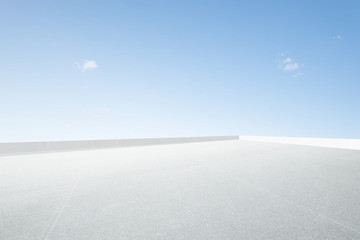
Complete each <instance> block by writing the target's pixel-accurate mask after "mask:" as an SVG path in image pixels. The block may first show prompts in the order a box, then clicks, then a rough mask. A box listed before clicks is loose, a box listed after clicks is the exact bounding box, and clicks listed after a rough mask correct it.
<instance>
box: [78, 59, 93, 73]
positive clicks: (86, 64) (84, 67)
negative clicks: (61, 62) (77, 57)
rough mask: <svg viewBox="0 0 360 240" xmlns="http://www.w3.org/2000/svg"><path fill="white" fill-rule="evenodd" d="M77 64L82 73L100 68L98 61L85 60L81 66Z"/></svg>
mask: <svg viewBox="0 0 360 240" xmlns="http://www.w3.org/2000/svg"><path fill="white" fill-rule="evenodd" d="M75 64H76V66H77V67H78V68H79V69H80V70H81V71H82V72H86V71H89V70H94V69H95V68H97V67H98V65H97V64H96V61H94V60H84V61H83V63H82V64H79V63H77V62H76V63H75Z"/></svg>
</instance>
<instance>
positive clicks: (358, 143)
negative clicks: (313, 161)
mask: <svg viewBox="0 0 360 240" xmlns="http://www.w3.org/2000/svg"><path fill="white" fill-rule="evenodd" d="M239 140H246V141H258V142H273V143H285V144H297V145H305V146H317V147H329V148H343V149H353V150H360V139H341V138H297V137H262V136H240V137H239Z"/></svg>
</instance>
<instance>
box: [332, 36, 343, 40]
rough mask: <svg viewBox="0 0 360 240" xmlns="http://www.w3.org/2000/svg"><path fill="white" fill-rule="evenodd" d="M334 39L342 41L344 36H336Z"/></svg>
mask: <svg viewBox="0 0 360 240" xmlns="http://www.w3.org/2000/svg"><path fill="white" fill-rule="evenodd" d="M333 39H334V40H340V39H342V36H341V35H336V36H334V37H333Z"/></svg>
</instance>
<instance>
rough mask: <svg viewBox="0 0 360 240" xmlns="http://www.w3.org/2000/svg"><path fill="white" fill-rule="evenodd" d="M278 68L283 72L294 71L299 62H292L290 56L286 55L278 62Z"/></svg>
mask: <svg viewBox="0 0 360 240" xmlns="http://www.w3.org/2000/svg"><path fill="white" fill-rule="evenodd" d="M279 68H280V69H282V70H283V71H285V72H289V71H295V70H296V69H298V68H299V64H298V63H297V62H294V61H293V60H292V59H291V58H289V57H287V58H286V59H284V60H282V61H281V62H280V64H279Z"/></svg>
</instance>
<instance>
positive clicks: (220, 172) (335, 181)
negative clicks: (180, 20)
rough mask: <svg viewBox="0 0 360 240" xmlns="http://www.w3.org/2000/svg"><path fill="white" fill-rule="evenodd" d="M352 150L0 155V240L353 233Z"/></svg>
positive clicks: (213, 146)
mask: <svg viewBox="0 0 360 240" xmlns="http://www.w3.org/2000/svg"><path fill="white" fill-rule="evenodd" d="M359 183H360V151H357V150H344V149H334V148H324V147H311V146H297V145H287V144H280V143H259V142H250V141H237V140H234V141H223V142H221V141H220V142H207V143H186V144H176V145H160V146H148V147H133V148H120V149H106V150H91V151H74V152H62V153H44V154H32V155H30V154H29V155H17V156H2V157H0V239H40V240H41V239H74V240H75V239H81V240H82V239H83V240H92V239H206V240H209V239H360V184H359Z"/></svg>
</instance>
